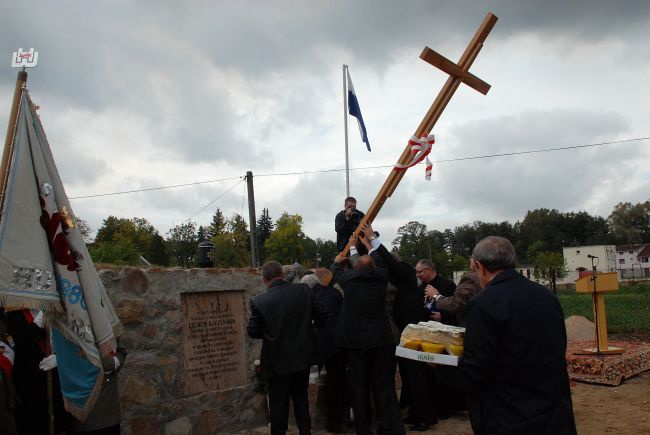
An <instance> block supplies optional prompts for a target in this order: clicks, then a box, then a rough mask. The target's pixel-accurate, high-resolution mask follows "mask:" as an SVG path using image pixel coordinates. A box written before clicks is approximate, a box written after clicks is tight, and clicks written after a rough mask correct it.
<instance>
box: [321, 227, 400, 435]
mask: <svg viewBox="0 0 650 435" xmlns="http://www.w3.org/2000/svg"><path fill="white" fill-rule="evenodd" d="M371 237H372V236H371ZM334 261H335V262H334V264H333V265H332V271H333V272H334V281H335V282H337V283H338V284H339V285H340V286H341V288H343V292H344V299H343V306H342V308H341V313H340V315H339V319H338V323H337V325H336V332H335V338H334V340H335V341H334V342H335V344H336V345H337V346H339V347H343V348H345V349H346V352H347V359H348V370H349V374H350V390H351V391H350V396H351V401H352V407H353V409H354V423H355V429H356V432H357V434H363V435H365V434H372V431H371V430H370V416H369V410H368V406H367V402H366V397H367V391H368V386H369V384H370V386H371V389H372V393H373V397H374V401H375V408H376V410H377V419H378V427H377V432H378V433H382V434H403V433H404V425H403V424H402V421H401V418H400V413H399V406H398V404H397V395H396V393H395V366H394V362H393V358H395V345H394V344H393V337H392V333H391V329H390V324H389V322H388V316H387V314H386V285H387V284H388V273H387V272H386V270H385V269H382V268H377V267H375V262H374V260H373V258H372V257H370V256H368V255H362V256H361V257H359V260H358V261H357V262H356V263H355V265H354V269H344V266H343V263H344V262H346V261H347V258H346V257H344V256H343V255H341V254H339V255H338V256H337V257H336V259H335V260H334Z"/></svg>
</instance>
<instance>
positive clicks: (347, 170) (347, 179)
mask: <svg viewBox="0 0 650 435" xmlns="http://www.w3.org/2000/svg"><path fill="white" fill-rule="evenodd" d="M347 69H348V66H347V65H345V64H343V129H344V130H345V196H346V198H347V197H348V196H350V159H349V156H348V81H347Z"/></svg>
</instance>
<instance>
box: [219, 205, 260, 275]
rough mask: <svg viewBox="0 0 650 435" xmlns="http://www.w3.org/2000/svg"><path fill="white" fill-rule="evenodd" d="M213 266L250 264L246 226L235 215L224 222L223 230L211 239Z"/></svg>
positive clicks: (239, 217) (237, 215)
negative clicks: (212, 244)
mask: <svg viewBox="0 0 650 435" xmlns="http://www.w3.org/2000/svg"><path fill="white" fill-rule="evenodd" d="M212 243H214V264H215V266H220V267H244V266H247V265H249V264H250V263H251V254H250V238H249V231H248V225H247V224H246V221H245V220H244V218H243V217H242V216H241V215H239V214H237V213H235V214H234V215H232V217H231V218H230V219H228V220H226V222H225V225H224V228H223V230H222V231H221V232H220V233H219V234H217V235H216V236H214V237H213V238H212Z"/></svg>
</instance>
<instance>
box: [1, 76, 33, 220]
mask: <svg viewBox="0 0 650 435" xmlns="http://www.w3.org/2000/svg"><path fill="white" fill-rule="evenodd" d="M26 83H27V71H25V70H24V69H22V70H20V71H18V77H17V78H16V88H15V89H14V99H13V102H12V103H11V112H10V113H9V125H8V126H7V137H6V139H5V147H4V149H3V151H2V162H1V163H0V174H1V176H2V178H1V179H0V192H1V194H2V195H3V197H4V192H5V181H6V179H7V168H8V166H9V156H10V155H11V145H12V143H13V140H14V132H15V130H16V122H17V121H18V107H19V106H20V97H21V95H22V93H23V88H24V87H25V85H26ZM2 204H4V198H2V201H0V216H1V213H2Z"/></svg>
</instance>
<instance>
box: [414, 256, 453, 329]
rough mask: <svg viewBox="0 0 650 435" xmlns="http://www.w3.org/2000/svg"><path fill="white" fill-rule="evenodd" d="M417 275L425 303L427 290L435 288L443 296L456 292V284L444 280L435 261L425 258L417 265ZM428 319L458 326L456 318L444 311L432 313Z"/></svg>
mask: <svg viewBox="0 0 650 435" xmlns="http://www.w3.org/2000/svg"><path fill="white" fill-rule="evenodd" d="M415 274H416V275H417V277H418V278H419V279H420V282H421V284H420V287H419V288H420V296H421V297H422V301H423V302H424V300H425V298H426V291H427V288H433V289H435V290H437V292H438V293H439V294H441V295H443V296H451V295H452V294H453V293H454V290H456V284H454V282H453V281H450V280H448V279H447V278H443V277H442V276H441V275H440V274H439V273H438V271H437V270H436V265H435V264H434V263H433V261H431V260H429V259H427V258H423V259H422V260H420V261H418V262H417V264H416V265H415ZM423 305H424V303H423ZM429 315H430V319H429ZM427 318H428V320H431V319H432V320H436V321H438V322H443V323H445V324H447V325H456V318H455V316H453V315H451V314H450V313H448V312H446V311H443V310H440V311H437V312H435V313H432V315H431V314H428V315H427Z"/></svg>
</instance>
